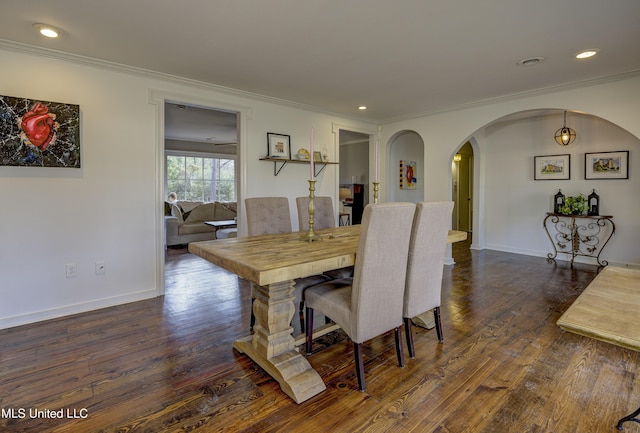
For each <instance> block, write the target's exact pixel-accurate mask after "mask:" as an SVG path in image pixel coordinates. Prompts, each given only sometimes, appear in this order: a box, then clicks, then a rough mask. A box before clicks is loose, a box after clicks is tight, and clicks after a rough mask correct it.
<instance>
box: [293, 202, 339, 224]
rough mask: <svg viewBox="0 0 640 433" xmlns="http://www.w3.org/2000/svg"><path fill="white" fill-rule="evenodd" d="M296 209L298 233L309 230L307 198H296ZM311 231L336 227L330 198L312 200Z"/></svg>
mask: <svg viewBox="0 0 640 433" xmlns="http://www.w3.org/2000/svg"><path fill="white" fill-rule="evenodd" d="M296 206H297V208H298V227H299V230H300V231H304V230H309V197H296ZM313 207H314V209H315V210H314V212H313V229H314V230H320V229H329V228H332V227H335V226H336V216H335V213H334V212H335V211H334V209H333V200H331V197H315V198H314V199H313Z"/></svg>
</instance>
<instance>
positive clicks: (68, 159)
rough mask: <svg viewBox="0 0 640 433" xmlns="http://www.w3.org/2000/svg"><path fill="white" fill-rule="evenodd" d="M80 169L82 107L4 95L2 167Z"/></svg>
mask: <svg viewBox="0 0 640 433" xmlns="http://www.w3.org/2000/svg"><path fill="white" fill-rule="evenodd" d="M1 165H8V166H23V167H66V168H80V106H79V105H75V104H66V103H63V102H51V101H42V100H35V99H28V98H16V97H13V96H1V95H0V166H1Z"/></svg>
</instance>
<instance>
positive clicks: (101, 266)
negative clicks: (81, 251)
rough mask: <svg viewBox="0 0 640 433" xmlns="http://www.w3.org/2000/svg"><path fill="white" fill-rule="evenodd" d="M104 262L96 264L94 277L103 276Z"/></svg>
mask: <svg viewBox="0 0 640 433" xmlns="http://www.w3.org/2000/svg"><path fill="white" fill-rule="evenodd" d="M104 271H105V268H104V262H103V261H102V260H100V261H97V262H96V275H104Z"/></svg>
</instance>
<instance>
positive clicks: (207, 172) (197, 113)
mask: <svg viewBox="0 0 640 433" xmlns="http://www.w3.org/2000/svg"><path fill="white" fill-rule="evenodd" d="M238 120H239V113H237V112H234V111H228V110H222V109H216V108H211V107H203V106H197V105H192V104H188V103H183V102H175V101H165V102H164V141H163V145H164V146H163V152H162V159H163V160H162V167H163V174H164V176H163V177H162V178H163V183H164V184H163V185H161V190H162V191H163V196H164V200H165V218H164V236H165V237H164V245H165V251H166V254H165V266H166V264H167V258H168V256H170V255H176V254H184V253H186V252H187V244H188V243H189V242H194V241H198V240H208V239H209V238H211V239H213V238H215V237H216V231H215V229H212V228H211V227H210V226H209V225H206V224H204V221H203V222H202V231H201V233H200V232H198V230H197V229H196V228H194V227H195V226H193V224H191V225H190V227H188V228H187V227H186V226H185V227H184V231H183V232H181V231H179V229H180V223H184V222H185V219H184V218H187V215H189V214H190V213H192V212H193V210H194V209H195V208H196V207H197V206H198V205H199V204H201V203H211V206H210V207H209V208H208V209H215V214H218V213H219V212H218V208H219V207H218V205H217V204H216V205H215V206H213V203H216V202H219V203H223V204H224V205H225V206H226V207H225V209H224V211H225V212H226V213H225V212H221V214H222V213H224V214H225V215H226V216H227V217H229V216H230V215H231V214H232V213H234V212H235V213H234V215H236V216H237V200H238V197H239V193H238V192H239V190H238V186H239V176H238V172H239V164H238V163H237V162H238V157H239V152H238V147H239V146H238V136H239V134H238V130H239V127H238V123H239V122H238ZM170 193H174V194H176V195H177V202H175V203H176V206H172V205H171V203H169V205H168V206H167V203H168V202H167V200H168V198H169V197H168V196H169V194H170ZM172 198H173V197H172ZM227 210H228V212H227ZM176 213H179V214H180V215H179V216H178V215H175V214H176ZM205 213H206V214H207V215H209V214H210V213H211V212H209V211H207V212H205ZM213 219H216V217H215V216H214V218H213ZM198 222H199V221H198ZM170 226H171V227H170ZM212 230H213V231H212Z"/></svg>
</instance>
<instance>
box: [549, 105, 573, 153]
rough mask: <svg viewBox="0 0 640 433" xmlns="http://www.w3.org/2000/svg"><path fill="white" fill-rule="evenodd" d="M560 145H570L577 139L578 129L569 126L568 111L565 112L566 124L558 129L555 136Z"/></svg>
mask: <svg viewBox="0 0 640 433" xmlns="http://www.w3.org/2000/svg"><path fill="white" fill-rule="evenodd" d="M553 138H555V140H556V143H558V144H559V145H560V146H568V145H569V144H571V143H573V142H574V141H575V140H576V131H575V130H573V129H571V128H567V112H566V111H565V112H564V124H563V126H562V128H560V129H558V130H557V131H556V135H555V136H554V137H553Z"/></svg>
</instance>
